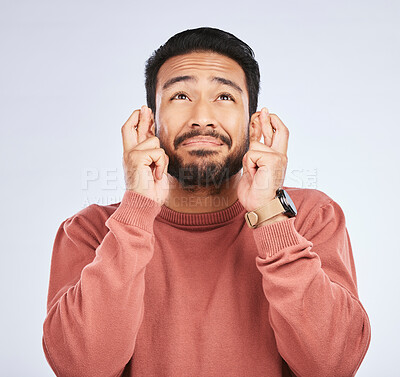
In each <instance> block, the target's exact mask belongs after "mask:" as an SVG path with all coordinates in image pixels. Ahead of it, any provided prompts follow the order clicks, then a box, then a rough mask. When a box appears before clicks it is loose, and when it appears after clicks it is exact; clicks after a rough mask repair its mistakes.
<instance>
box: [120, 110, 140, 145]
mask: <svg viewBox="0 0 400 377" xmlns="http://www.w3.org/2000/svg"><path fill="white" fill-rule="evenodd" d="M139 113H140V110H135V111H134V112H133V113H132V114H131V116H130V117H129V118H128V120H127V121H126V122H125V123H124V125H123V126H122V128H121V133H122V145H123V147H124V151H129V150H131V149H132V148H133V147H135V146H136V144H137V131H136V129H135V127H136V126H137V125H138V123H139Z"/></svg>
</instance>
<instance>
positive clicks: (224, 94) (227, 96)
mask: <svg viewBox="0 0 400 377" xmlns="http://www.w3.org/2000/svg"><path fill="white" fill-rule="evenodd" d="M220 97H225V98H230V100H231V101H233V102H235V99H234V98H233V96H232V95H230V94H229V93H221V94H220V95H219V96H218V98H220ZM224 101H226V100H224Z"/></svg>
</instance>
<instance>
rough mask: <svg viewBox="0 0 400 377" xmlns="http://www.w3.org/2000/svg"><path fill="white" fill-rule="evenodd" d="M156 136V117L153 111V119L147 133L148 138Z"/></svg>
mask: <svg viewBox="0 0 400 377" xmlns="http://www.w3.org/2000/svg"><path fill="white" fill-rule="evenodd" d="M150 111H151V110H150ZM155 135H156V130H155V122H154V115H153V112H152V111H151V119H150V123H149V128H148V129H147V132H146V136H147V137H152V136H155Z"/></svg>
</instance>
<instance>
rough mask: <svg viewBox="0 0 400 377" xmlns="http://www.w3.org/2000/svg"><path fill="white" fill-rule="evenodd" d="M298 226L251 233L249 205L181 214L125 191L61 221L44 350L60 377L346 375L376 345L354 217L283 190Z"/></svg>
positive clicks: (321, 197)
mask: <svg viewBox="0 0 400 377" xmlns="http://www.w3.org/2000/svg"><path fill="white" fill-rule="evenodd" d="M284 189H286V190H287V192H288V193H289V195H290V196H291V198H292V199H293V201H294V204H295V205H296V207H297V210H298V215H297V217H293V218H288V219H287V220H283V221H280V222H276V223H270V224H267V225H265V226H263V227H259V228H256V229H250V228H249V227H248V226H247V224H246V222H245V219H244V214H245V213H246V209H245V208H244V207H243V206H242V205H241V203H240V202H239V201H236V202H235V203H234V204H233V205H231V206H230V207H228V208H226V209H224V210H220V211H217V212H212V213H198V214H184V213H179V212H176V211H173V210H171V209H170V208H168V207H166V206H165V205H163V206H161V205H160V204H158V203H157V202H155V201H153V200H152V199H150V198H147V197H146V196H143V195H141V194H138V193H136V192H134V191H126V192H125V193H124V196H123V198H122V200H121V202H120V203H115V204H111V205H106V206H101V205H96V204H92V205H90V206H88V207H86V208H84V209H82V210H81V211H79V212H78V213H76V214H75V215H73V216H71V217H69V218H68V219H66V220H65V221H63V222H62V224H61V225H60V227H59V229H58V232H57V234H56V236H55V241H54V247H53V254H52V259H51V270H50V282H49V291H48V301H47V315H46V318H45V320H44V324H43V339H42V341H43V349H44V352H45V355H46V358H47V361H48V363H49V364H50V366H51V368H52V369H53V371H54V373H55V374H56V375H57V376H62V377H75V376H76V377H91V376H93V377H114V376H126V377H127V376H135V377H136V376H140V377H163V376H165V377H227V376H232V377H233V376H240V377H242V376H243V377H247V376H248V377H261V376H262V377H278V376H297V377H314V376H315V377H328V376H332V377H341V376H343V377H349V376H354V375H355V373H356V371H357V369H358V368H359V366H360V363H361V362H362V360H363V358H364V356H365V354H366V352H367V349H368V347H369V343H370V336H371V329H370V323H369V319H368V316H367V313H366V311H365V310H364V308H363V306H362V304H361V302H360V300H359V297H358V292H357V282H356V271H355V265H354V260H353V254H352V248H351V244H350V239H349V234H348V231H347V228H346V224H345V217H344V214H343V211H342V209H341V208H340V206H339V205H338V204H337V203H336V202H335V201H334V200H332V199H331V198H330V197H329V196H327V195H326V194H325V193H323V192H322V191H319V190H316V189H299V188H293V187H284Z"/></svg>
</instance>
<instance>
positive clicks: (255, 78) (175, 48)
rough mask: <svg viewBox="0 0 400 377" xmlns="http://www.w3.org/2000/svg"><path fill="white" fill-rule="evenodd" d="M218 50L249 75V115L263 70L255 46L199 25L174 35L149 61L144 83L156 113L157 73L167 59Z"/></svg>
mask: <svg viewBox="0 0 400 377" xmlns="http://www.w3.org/2000/svg"><path fill="white" fill-rule="evenodd" d="M207 51H211V52H216V53H218V54H221V55H225V56H227V57H229V58H231V59H233V60H235V61H236V62H237V63H238V64H239V65H240V66H241V67H242V69H243V71H244V73H245V76H246V85H247V91H248V93H249V117H251V115H252V114H253V113H255V112H256V110H257V103H258V94H259V91H260V70H259V66H258V63H257V61H256V60H255V57H254V52H253V50H252V49H251V48H250V47H249V46H248V45H247V44H246V43H245V42H243V41H241V40H240V39H239V38H237V37H235V36H234V35H233V34H231V33H228V32H226V31H223V30H220V29H216V28H211V27H200V28H197V29H188V30H185V31H182V32H180V33H178V34H175V35H174V36H172V37H171V38H170V39H168V41H167V42H166V43H165V44H163V45H162V46H160V47H159V48H158V49H157V50H155V51H154V52H153V54H152V55H151V57H150V58H149V59H148V60H147V61H146V66H145V78H146V81H145V86H146V97H147V106H148V107H149V108H150V109H151V110H152V111H153V114H154V115H155V113H156V86H157V74H158V71H159V70H160V67H161V66H162V65H163V64H164V63H165V62H166V60H167V59H169V58H172V57H174V56H177V55H184V54H187V53H190V52H207Z"/></svg>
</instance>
